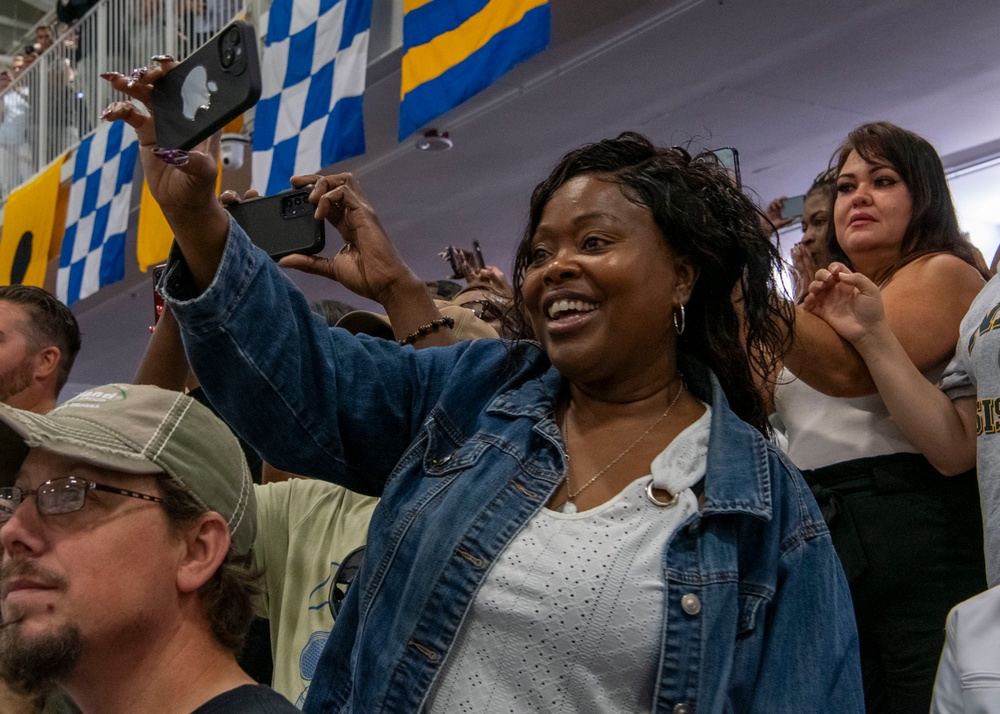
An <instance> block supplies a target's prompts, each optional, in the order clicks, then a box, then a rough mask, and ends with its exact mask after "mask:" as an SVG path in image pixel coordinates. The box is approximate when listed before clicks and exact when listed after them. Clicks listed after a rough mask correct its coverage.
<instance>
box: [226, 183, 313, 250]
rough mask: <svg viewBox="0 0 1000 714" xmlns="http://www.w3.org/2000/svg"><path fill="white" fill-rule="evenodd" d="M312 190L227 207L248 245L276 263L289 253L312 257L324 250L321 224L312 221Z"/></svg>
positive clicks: (257, 199) (295, 190)
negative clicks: (261, 251) (252, 245)
mask: <svg viewBox="0 0 1000 714" xmlns="http://www.w3.org/2000/svg"><path fill="white" fill-rule="evenodd" d="M311 192H312V186H308V187H306V188H297V189H290V190H288V191H282V192H281V193H276V194H274V195H273V196H265V197H263V198H253V199H250V200H248V201H243V202H241V203H236V204H233V205H231V206H226V210H227V211H229V213H230V214H231V215H232V217H233V218H234V219H236V222H237V223H239V224H240V227H241V228H243V230H244V231H246V233H247V235H248V236H250V241H251V242H252V243H253V244H254V245H256V246H260V247H261V248H263V249H264V250H265V251H266V252H267V254H268V255H270V256H271V257H272V258H274V259H275V260H278V259H279V258H283V257H285V256H286V255H291V254H292V253H301V254H302V255H312V254H313V253H319V252H320V251H321V250H323V248H324V247H325V246H326V231H325V226H324V223H323V221H317V220H316V219H315V218H314V217H313V213H314V212H315V210H316V207H315V206H314V205H313V204H311V203H309V194H310V193H311Z"/></svg>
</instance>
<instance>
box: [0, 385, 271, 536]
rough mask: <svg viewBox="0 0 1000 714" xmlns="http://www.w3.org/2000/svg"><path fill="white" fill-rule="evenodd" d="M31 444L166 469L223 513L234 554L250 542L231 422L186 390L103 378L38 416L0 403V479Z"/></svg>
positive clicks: (10, 475) (242, 464) (135, 468)
mask: <svg viewBox="0 0 1000 714" xmlns="http://www.w3.org/2000/svg"><path fill="white" fill-rule="evenodd" d="M29 449H43V450H45V451H48V452H51V453H53V454H59V455H60V456H66V457H68V458H71V459H78V460H80V461H83V462H85V463H88V464H92V465H94V466H98V467H102V468H108V469H113V470H115V471H123V472H126V473H133V474H141V475H158V474H165V475H166V477H167V478H169V479H171V480H172V481H173V482H174V483H175V484H177V485H178V486H179V487H180V488H183V489H184V490H185V491H187V492H188V493H190V494H191V495H192V496H193V497H194V498H195V500H196V501H198V502H199V503H200V504H201V505H203V506H204V507H205V508H207V509H208V510H210V511H215V512H217V513H219V514H220V515H221V516H222V517H223V518H225V519H226V522H227V523H228V524H229V531H230V534H231V541H232V543H231V548H232V550H233V552H234V553H236V554H237V555H244V554H246V553H248V552H250V549H251V548H252V547H253V543H254V539H255V538H256V531H257V502H256V499H255V498H254V489H253V481H252V480H251V478H250V471H249V469H248V468H247V463H246V459H244V458H243V451H242V450H241V449H240V445H239V442H238V441H237V440H236V437H235V436H233V433H232V432H231V431H230V430H229V427H227V426H226V425H225V424H224V423H223V422H222V421H221V420H220V419H219V418H218V417H217V416H215V415H214V414H213V413H212V412H211V410H210V409H208V408H207V407H205V406H203V405H202V404H199V403H198V402H197V401H195V400H194V399H192V398H191V397H189V396H187V395H185V394H180V393H179V392H171V391H167V390H165V389H160V388H159V387H153V386H149V385H135V384H108V385H105V386H103V387H96V388H94V389H89V390H87V391H85V392H83V393H82V394H78V395H77V396H75V397H73V398H72V399H70V400H69V401H67V402H66V403H64V404H62V405H60V406H58V407H56V408H55V409H53V410H52V411H51V412H49V413H48V414H44V415H42V414H34V413H32V412H27V411H23V410H21V409H14V408H13V407H9V406H6V405H4V404H0V485H3V486H9V485H12V484H13V482H14V478H15V477H16V475H17V471H18V469H19V468H20V467H21V463H22V462H23V461H24V459H25V457H26V456H27V455H28V450H29Z"/></svg>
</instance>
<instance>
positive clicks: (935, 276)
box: [883, 253, 986, 293]
mask: <svg viewBox="0 0 1000 714" xmlns="http://www.w3.org/2000/svg"><path fill="white" fill-rule="evenodd" d="M985 284H986V281H985V280H983V276H982V275H980V274H979V271H978V270H976V268H975V267H973V266H972V265H969V264H968V263H967V262H965V261H964V260H962V259H961V258H959V257H958V256H957V255H953V254H952V253H931V254H930V255H924V256H921V257H919V258H917V259H916V260H914V261H911V262H909V263H907V264H906V265H904V266H903V267H902V268H900V269H899V270H897V271H896V274H895V275H893V276H892V279H891V280H890V281H889V283H888V284H887V285H886V286H885V287H884V288H883V292H890V293H892V292H897V291H900V290H909V289H912V288H916V289H919V290H920V291H921V292H925V291H927V290H928V289H932V290H933V289H934V288H935V287H938V286H940V287H942V288H945V289H948V290H958V291H960V292H964V291H966V290H974V291H976V292H978V291H979V289H980V288H981V287H982V286H983V285H985Z"/></svg>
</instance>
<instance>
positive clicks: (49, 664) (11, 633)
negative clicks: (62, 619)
mask: <svg viewBox="0 0 1000 714" xmlns="http://www.w3.org/2000/svg"><path fill="white" fill-rule="evenodd" d="M8 615H9V613H8ZM17 619H18V618H17V616H16V615H15V616H14V617H10V620H12V622H11V623H10V624H9V625H8V626H6V627H4V628H3V629H2V630H0V674H2V675H3V677H4V679H6V680H7V681H8V682H10V683H11V684H14V685H15V686H17V687H18V688H20V689H22V690H23V691H24V692H26V693H30V694H42V693H46V692H48V691H50V690H51V689H52V686H53V684H54V683H55V682H56V681H58V680H59V679H61V678H63V677H64V676H66V675H67V674H69V673H70V672H71V671H72V670H73V667H75V666H76V662H77V660H78V659H79V657H80V652H81V650H82V649H83V643H82V640H81V637H80V630H79V629H78V628H77V627H75V626H73V625H64V626H62V627H61V628H59V630H58V631H57V632H55V633H52V634H46V635H40V636H37V637H34V638H32V639H30V640H29V639H27V638H25V637H24V635H23V632H22V631H21V625H20V623H18V622H17V621H16V620H17Z"/></svg>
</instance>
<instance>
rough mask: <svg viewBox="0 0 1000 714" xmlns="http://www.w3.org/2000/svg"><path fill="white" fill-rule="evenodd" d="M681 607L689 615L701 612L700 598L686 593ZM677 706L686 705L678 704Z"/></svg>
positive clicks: (675, 709)
mask: <svg viewBox="0 0 1000 714" xmlns="http://www.w3.org/2000/svg"><path fill="white" fill-rule="evenodd" d="M681 609H683V610H684V612H686V613H687V614H689V615H697V614H698V613H699V612H701V599H700V598H699V597H698V596H697V595H695V594H694V593H688V594H687V595H685V596H684V597H682V598H681ZM677 706H678V707H681V706H683V707H686V706H687V705H685V704H678V705H677ZM674 711H675V712H676V711H678V710H677V708H676V707H674ZM684 711H687V709H686V708H685V709H684Z"/></svg>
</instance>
